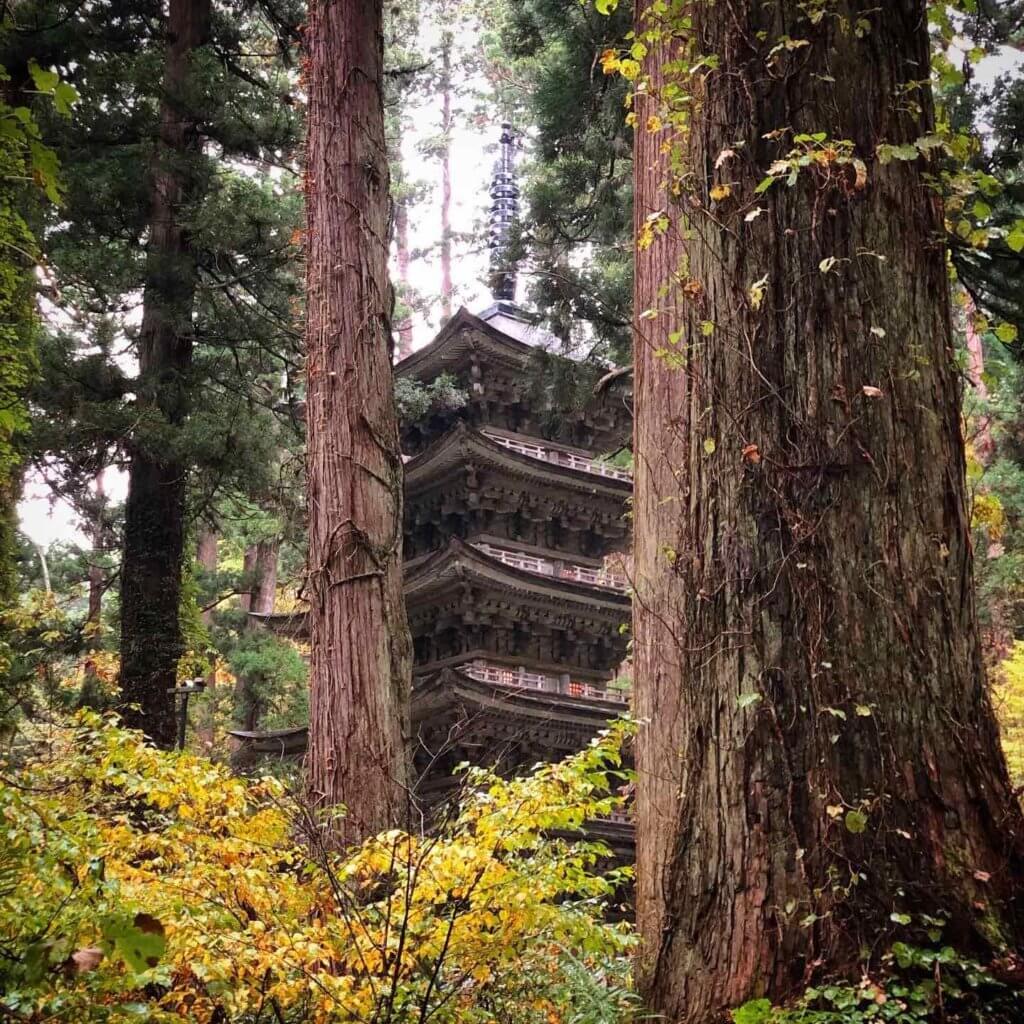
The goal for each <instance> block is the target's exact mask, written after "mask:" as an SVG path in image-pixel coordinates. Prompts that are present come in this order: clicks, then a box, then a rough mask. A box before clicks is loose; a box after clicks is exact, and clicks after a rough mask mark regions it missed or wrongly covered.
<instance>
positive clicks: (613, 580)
mask: <svg viewBox="0 0 1024 1024" xmlns="http://www.w3.org/2000/svg"><path fill="white" fill-rule="evenodd" d="M474 547H476V549H477V550H478V551H482V552H483V553H484V554H485V555H489V556H490V557H491V558H494V559H497V560H498V561H499V562H502V563H503V564H504V565H510V566H512V567H513V568H514V569H525V570H526V571H527V572H535V573H538V574H540V575H541V576H554V577H556V578H557V579H562V580H573V581H574V582H576V583H586V584H588V585H589V586H591V587H605V588H606V589H609V590H617V591H619V592H620V593H625V592H626V591H627V590H628V589H629V581H628V580H627V579H626V577H625V576H623V575H622V574H621V573H617V572H615V571H614V570H611V569H590V568H587V567H586V566H583V565H572V564H571V563H570V564H566V563H564V562H561V563H560V562H554V561H551V560H550V559H548V558H538V557H537V556H536V555H526V554H523V553H522V552H521V551H510V550H509V549H508V548H497V547H494V546H493V545H492V544H484V543H481V544H475V545H474Z"/></svg>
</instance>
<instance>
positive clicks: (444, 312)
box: [441, 32, 452, 321]
mask: <svg viewBox="0 0 1024 1024" xmlns="http://www.w3.org/2000/svg"><path fill="white" fill-rule="evenodd" d="M451 315H452V35H451V33H450V32H445V34H444V37H443V40H442V43H441V317H442V319H443V320H444V321H448V320H449V319H451Z"/></svg>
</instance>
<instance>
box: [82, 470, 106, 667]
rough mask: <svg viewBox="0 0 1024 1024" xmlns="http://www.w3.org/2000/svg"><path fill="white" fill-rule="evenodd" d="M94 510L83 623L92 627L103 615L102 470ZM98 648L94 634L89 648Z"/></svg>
mask: <svg viewBox="0 0 1024 1024" xmlns="http://www.w3.org/2000/svg"><path fill="white" fill-rule="evenodd" d="M95 494H96V510H95V512H94V513H93V517H92V519H93V521H92V523H91V524H90V525H91V530H90V532H91V534H92V538H91V539H92V549H91V554H92V557H91V560H90V562H89V610H88V612H87V614H86V616H85V621H86V622H87V623H90V624H92V625H94V626H97V625H99V621H100V617H101V616H102V614H103V590H104V584H105V583H106V576H105V573H104V572H103V565H102V564H101V563H102V558H103V555H104V554H105V553H106V550H107V523H106V513H107V496H106V491H105V489H104V485H103V470H100V472H99V473H98V474H97V475H96V487H95ZM98 646H99V637H98V636H97V635H96V634H94V635H93V636H92V638H91V640H90V647H91V648H92V649H94V650H95V649H96V648H97V647H98Z"/></svg>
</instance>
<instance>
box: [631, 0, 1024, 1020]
mask: <svg viewBox="0 0 1024 1024" xmlns="http://www.w3.org/2000/svg"><path fill="white" fill-rule="evenodd" d="M836 8H837V9H833V8H830V13H829V16H828V17H826V18H824V19H821V21H820V22H819V23H818V24H817V25H812V24H811V23H810V22H809V21H808V20H807V18H806V17H805V12H806V10H807V7H806V5H804V4H801V3H798V2H796V0H769V2H767V3H757V4H733V3H718V4H695V5H693V7H692V17H693V28H692V44H691V43H683V42H682V41H681V40H680V39H678V38H676V39H673V38H668V39H666V40H664V42H663V43H662V44H660V45H657V46H654V47H652V50H651V53H650V55H649V56H648V59H647V68H648V70H649V71H650V73H651V75H652V77H653V87H652V89H651V93H652V94H655V95H656V94H657V93H658V91H659V88H660V86H661V85H663V84H664V82H665V73H666V72H665V64H666V63H667V62H668V61H669V60H670V59H671V60H675V59H677V58H678V55H679V54H680V53H696V54H701V55H706V54H714V55H716V56H717V58H718V60H719V62H720V63H719V66H718V68H717V69H714V70H712V69H706V70H704V71H702V72H701V73H699V74H697V75H694V76H692V78H688V79H687V84H686V91H688V92H692V94H693V96H694V107H693V114H692V120H691V128H690V132H689V135H688V136H687V139H686V143H685V147H686V152H685V160H684V165H685V166H686V167H687V168H689V169H691V171H692V173H691V175H690V176H688V177H687V178H686V179H684V181H683V185H682V188H681V194H680V195H679V197H678V198H676V197H675V196H673V194H672V193H671V192H670V191H669V190H668V189H666V187H665V179H666V177H667V176H668V170H667V167H666V157H665V155H664V154H663V153H662V152H661V149H660V146H661V143H662V141H663V135H662V134H659V133H651V132H649V131H644V130H641V129H640V128H638V130H637V133H636V160H635V175H636V181H635V185H636V218H637V222H636V226H637V231H638V233H639V232H640V231H641V230H642V228H643V226H644V224H645V222H646V218H647V217H648V216H649V215H650V214H652V213H656V212H657V211H662V210H664V211H668V213H669V215H670V218H671V220H672V226H671V228H670V229H669V230H668V231H667V232H665V233H664V234H663V235H659V236H657V237H656V238H655V240H654V243H653V244H652V245H651V246H650V247H649V248H646V249H643V250H641V251H639V252H638V257H637V272H636V292H635V312H636V324H635V332H636V354H635V355H636V436H635V448H636V466H637V473H636V490H635V508H634V515H635V527H636V536H635V551H634V553H635V571H634V585H635V590H636V598H635V602H634V615H635V643H634V659H635V682H636V713H637V716H638V718H639V719H640V720H641V722H642V723H643V725H642V726H641V730H640V734H639V736H638V742H637V768H638V773H639V777H638V801H637V803H638V807H637V814H638V908H637V909H638V919H639V927H640V930H641V933H642V939H643V953H642V956H641V960H640V965H639V967H640V969H639V978H640V982H641V987H642V990H643V992H644V994H645V995H646V996H647V997H648V1001H649V1004H650V1008H651V1010H652V1011H653V1012H655V1013H658V1014H664V1016H665V1018H666V1019H667V1020H671V1021H675V1022H680V1021H682V1022H686V1024H710V1022H712V1021H714V1022H717V1021H720V1020H723V1019H726V1011H727V1010H728V1009H729V1008H730V1007H734V1006H737V1005H739V1004H742V1003H743V1002H744V1001H746V1000H747V999H750V998H752V997H755V996H761V995H767V996H769V997H770V998H772V999H775V1000H783V999H785V998H787V997H788V996H790V995H792V994H793V993H794V992H796V991H798V990H800V988H801V987H802V986H803V985H804V984H806V982H807V981H808V979H810V978H812V977H818V976H820V975H822V974H824V973H829V972H833V971H836V972H849V973H851V974H854V975H856V973H857V971H858V968H859V963H860V961H861V958H862V952H861V951H862V950H865V949H866V950H868V951H870V952H869V953H868V954H867V956H868V958H869V959H870V958H872V957H877V956H878V955H880V954H881V953H882V952H883V951H884V950H885V949H886V948H887V946H888V945H889V944H891V942H892V941H894V940H899V939H902V940H905V941H908V942H910V943H919V944H928V942H929V939H928V938H927V936H926V935H925V934H924V932H925V924H924V922H923V921H922V918H921V915H922V914H932V915H935V916H936V917H938V916H941V917H943V919H944V920H946V921H947V922H948V924H947V925H946V927H945V928H944V930H943V941H944V942H949V943H950V944H953V945H958V946H960V947H961V948H966V949H972V950H974V951H975V952H978V953H981V954H982V955H985V954H987V953H991V952H994V951H996V950H998V949H999V948H1000V946H1002V945H1003V944H1006V945H1007V946H1009V947H1010V948H1014V947H1017V946H1019V944H1020V941H1021V938H1022V934H1024V910H1022V907H1021V906H1020V903H1021V899H1020V895H1019V894H1020V893H1021V892H1022V891H1024V890H1022V888H1021V886H1022V882H1024V847H1022V837H1024V821H1022V818H1021V812H1020V808H1019V806H1018V805H1017V802H1016V800H1015V799H1014V796H1013V794H1012V792H1011V789H1010V785H1009V781H1008V777H1007V772H1006V767H1005V763H1004V760H1003V757H1002V754H1001V753H1000V748H999V737H998V731H997V728H996V724H995V720H994V717H993V714H992V709H991V706H990V704H989V699H988V695H987V690H986V685H985V675H984V669H983V666H982V660H981V648H980V643H979V631H978V623H977V618H976V613H975V605H974V592H973V583H972V553H971V544H970V537H969V524H968V518H967V513H966V486H965V478H964V445H963V438H962V434H961V426H960V405H959V397H960V396H959V388H958V375H957V371H956V368H955V365H954V352H953V335H952V330H951V323H950V316H949V301H948V300H949V295H948V283H947V277H946V265H945V247H944V231H943V218H942V210H941V207H940V205H939V203H938V202H937V200H936V198H935V195H934V193H933V191H932V190H931V189H930V188H929V187H928V185H927V182H926V180H925V177H926V174H927V171H928V168H927V166H926V165H925V163H924V161H923V160H918V161H909V162H908V161H899V160H897V161H893V162H892V163H890V164H888V165H885V166H883V165H882V164H881V163H880V162H879V161H878V160H877V159H876V148H877V146H878V145H879V144H880V143H893V144H907V143H912V142H913V141H914V140H916V139H918V138H920V137H922V136H925V135H928V134H929V133H930V132H931V131H933V129H934V113H933V105H932V100H931V95H930V92H929V90H928V87H927V81H926V76H925V75H924V73H923V71H922V69H927V68H928V66H929V45H928V38H927V16H926V14H927V12H926V3H925V0H890V2H889V3H886V4H883V5H876V4H868V3H861V2H859V0H841V2H840V3H839V4H838V5H836ZM858 18H863V19H866V24H867V25H868V26H869V29H870V30H865V31H861V32H857V33H855V32H853V31H851V30H850V28H849V26H852V25H856V24H857V23H858V22H857V19H858ZM783 36H789V37H792V38H794V39H796V38H799V39H805V40H807V41H808V43H809V45H807V46H802V47H800V48H798V50H796V51H793V52H792V53H790V52H789V51H787V50H785V48H781V49H780V50H776V52H775V54H774V55H773V56H772V57H771V58H770V57H769V51H770V50H771V48H772V47H773V46H776V44H777V42H778V40H779V39H780V38H782V37H783ZM762 41H763V42H762ZM691 46H692V48H691ZM769 60H770V67H769V65H768V63H767V62H769ZM923 79H924V80H925V84H924V85H921V84H920V83H921V82H922V80H923ZM911 83H918V84H917V85H913V84H911ZM909 96H913V102H908V97H909ZM657 112H658V111H657V108H656V105H655V103H654V101H653V99H648V98H645V97H641V98H640V100H639V101H638V109H637V114H638V122H637V123H638V125H640V126H643V125H645V124H646V123H647V118H648V117H649V115H652V114H655V113H657ZM776 129H785V130H784V131H783V133H782V136H781V139H779V137H778V136H772V135H771V134H770V133H773V132H775V130H776ZM819 131H820V132H826V133H827V135H828V137H830V138H833V139H848V140H851V141H852V142H853V143H854V145H855V148H856V155H857V157H858V158H860V159H863V161H864V168H863V172H864V176H862V175H859V174H858V171H857V168H856V167H855V166H854V165H852V164H850V165H846V166H842V165H838V164H834V163H831V160H830V158H828V157H826V159H825V161H824V162H823V163H821V164H818V165H814V164H812V165H811V167H810V168H804V169H802V170H801V171H800V172H799V174H798V177H797V180H796V182H795V184H793V185H792V187H788V186H787V185H786V184H785V182H784V181H783V182H780V183H779V184H777V185H775V186H773V187H772V188H771V189H770V190H769V191H768V192H767V193H765V194H763V195H757V194H755V189H756V187H757V185H758V183H759V182H760V181H761V180H762V179H763V178H764V175H765V173H766V170H767V168H768V167H770V166H771V165H772V163H773V162H774V161H775V160H777V159H779V158H780V157H782V156H784V155H785V154H786V152H787V151H788V150H789V149H790V148H791V147H792V146H793V145H794V141H793V135H794V134H797V133H801V132H805V133H808V134H810V133H814V132H819ZM725 184H727V185H729V187H730V189H731V192H730V193H729V194H725V193H723V192H722V191H720V190H719V191H717V192H716V198H714V199H713V198H712V196H711V190H712V188H714V187H715V186H721V185H725ZM756 206H760V207H762V208H763V212H762V213H761V214H760V215H759V216H757V217H755V218H752V219H750V220H748V219H747V213H748V212H749V211H750V210H751V209H753V208H754V207H756ZM880 257H884V260H883V259H882V258H880ZM828 261H834V262H828ZM759 281H761V282H762V285H761V287H762V288H763V292H762V293H760V294H758V293H757V292H756V291H752V286H753V285H754V284H755V283H756V282H759ZM666 284H667V285H668V295H667V296H666V295H664V294H663V293H662V292H661V289H662V286H663V285H666ZM648 310H656V311H657V315H656V317H655V319H650V318H649V314H647V315H645V314H646V311H648ZM676 331H680V332H681V334H680V335H679V336H678V339H677V341H676V342H673V340H672V338H671V337H670V334H674V332H676ZM904 913H906V914H908V915H910V918H911V921H910V924H909V925H903V924H899V923H898V921H900V920H902V918H901V916H900V915H902V914H904ZM892 915H896V919H895V920H894V919H893V916H892Z"/></svg>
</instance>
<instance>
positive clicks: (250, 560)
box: [235, 538, 280, 731]
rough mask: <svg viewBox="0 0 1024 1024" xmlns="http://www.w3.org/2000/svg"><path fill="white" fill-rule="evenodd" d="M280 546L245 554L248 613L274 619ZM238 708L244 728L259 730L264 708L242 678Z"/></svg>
mask: <svg viewBox="0 0 1024 1024" xmlns="http://www.w3.org/2000/svg"><path fill="white" fill-rule="evenodd" d="M279 548H280V542H279V541H278V540H277V539H276V538H272V539H270V540H261V541H259V543H257V544H252V545H250V546H249V547H248V548H247V549H246V552H245V571H246V573H247V574H251V575H250V580H251V583H250V589H249V592H248V593H247V594H245V595H244V598H245V602H244V605H245V609H246V611H252V612H256V613H257V614H258V615H272V614H273V612H274V605H275V603H276V600H277V555H278V550H279ZM235 708H236V710H237V717H238V721H239V725H240V728H242V729H247V730H249V731H252V730H254V729H257V728H259V723H260V714H261V713H262V710H263V708H262V706H261V704H260V700H259V695H258V694H257V693H256V690H255V688H254V687H253V684H252V680H251V679H248V678H247V677H245V676H239V677H238V679H237V680H236V682H235Z"/></svg>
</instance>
